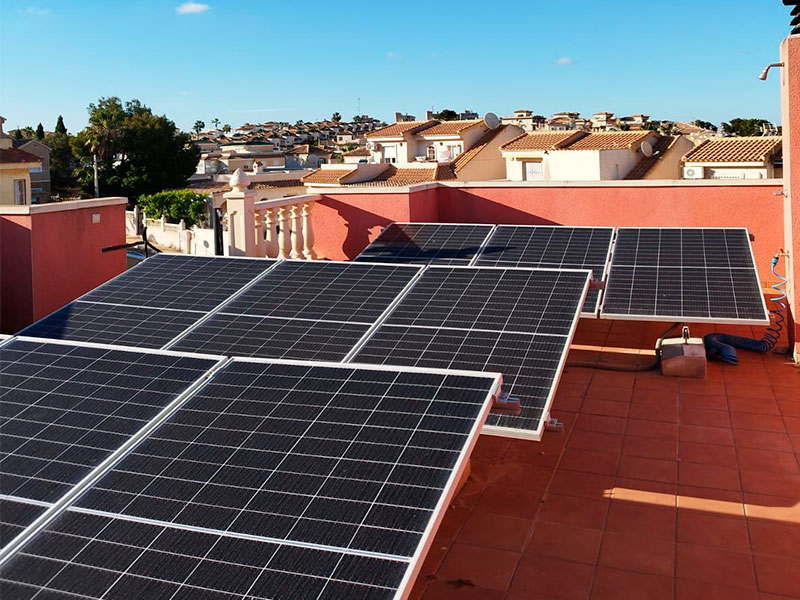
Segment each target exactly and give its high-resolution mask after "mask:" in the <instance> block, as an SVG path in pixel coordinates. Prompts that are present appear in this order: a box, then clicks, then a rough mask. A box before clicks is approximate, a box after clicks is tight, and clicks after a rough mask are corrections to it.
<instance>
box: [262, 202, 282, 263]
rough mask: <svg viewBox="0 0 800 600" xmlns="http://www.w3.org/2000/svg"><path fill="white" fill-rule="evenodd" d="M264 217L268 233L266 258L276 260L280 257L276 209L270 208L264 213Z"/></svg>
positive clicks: (265, 228) (266, 236) (265, 242)
mask: <svg viewBox="0 0 800 600" xmlns="http://www.w3.org/2000/svg"><path fill="white" fill-rule="evenodd" d="M262 215H263V217H264V231H265V232H266V235H265V240H264V246H265V249H266V250H265V256H267V257H268V258H276V257H277V256H278V230H277V222H276V219H275V209H274V208H268V209H266V210H265V211H264V212H263V213H262Z"/></svg>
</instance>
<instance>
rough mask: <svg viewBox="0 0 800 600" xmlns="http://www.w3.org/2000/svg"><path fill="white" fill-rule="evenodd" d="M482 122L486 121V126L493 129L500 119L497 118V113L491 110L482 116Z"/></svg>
mask: <svg viewBox="0 0 800 600" xmlns="http://www.w3.org/2000/svg"><path fill="white" fill-rule="evenodd" d="M483 122H484V123H486V126H487V127H488V128H489V129H495V128H497V126H498V125H500V119H498V118H497V115H496V114H494V113H493V112H488V113H486V115H484V117H483Z"/></svg>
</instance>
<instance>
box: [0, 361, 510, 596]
mask: <svg viewBox="0 0 800 600" xmlns="http://www.w3.org/2000/svg"><path fill="white" fill-rule="evenodd" d="M498 386H499V377H498V376H497V375H492V374H483V373H457V372H430V371H411V372H409V371H404V370H402V369H397V368H392V367H389V368H387V369H382V368H368V367H363V366H356V365H342V364H338V365H336V364H331V365H326V364H322V363H296V362H293V363H275V362H267V361H247V360H244V361H242V360H239V361H234V362H233V363H230V364H228V365H227V366H225V367H223V368H222V369H221V370H219V371H217V373H216V374H215V375H214V377H213V379H212V380H211V382H210V383H208V384H206V385H205V386H204V387H203V388H202V389H201V390H200V391H199V392H197V393H195V394H194V396H192V397H191V398H190V399H189V400H188V401H187V402H185V403H184V404H182V405H181V406H180V407H179V408H178V409H177V410H176V411H175V412H173V413H172V415H171V416H170V417H169V419H167V420H166V421H165V422H164V423H163V424H162V425H161V426H160V427H158V428H157V429H155V430H154V431H153V432H152V433H151V434H150V435H149V436H148V437H146V438H145V439H144V440H143V441H142V442H141V443H140V444H139V445H138V446H136V447H135V449H133V451H132V452H131V453H129V454H128V455H127V456H125V457H124V458H122V460H121V461H120V462H118V463H117V464H116V466H114V467H113V468H112V469H111V470H109V471H108V472H107V474H106V475H105V476H104V477H102V478H101V479H100V480H99V481H98V482H97V483H95V484H94V485H93V486H92V487H90V488H89V489H88V490H87V491H86V492H85V493H84V494H83V495H82V496H80V497H79V498H78V500H77V501H76V503H75V505H74V506H72V507H70V508H69V509H68V510H67V511H66V512H63V513H62V514H61V516H56V517H55V519H51V520H50V521H49V523H48V524H47V525H46V528H45V529H44V530H43V531H41V532H39V533H38V535H36V536H33V537H32V539H31V540H30V541H28V543H27V544H26V545H24V546H22V548H21V549H20V550H19V551H18V552H17V553H16V554H14V555H12V556H11V557H10V559H8V560H7V562H6V563H5V564H4V565H3V566H2V568H0V592H2V593H4V594H12V595H13V597H15V598H16V597H20V598H28V597H33V596H35V595H36V594H37V593H39V592H46V593H54V592H64V593H71V594H77V595H80V596H82V597H87V598H101V597H102V598H110V597H128V596H136V597H154V596H159V597H161V596H162V595H164V594H166V595H167V596H169V597H173V598H192V597H197V596H198V595H201V596H202V597H204V598H205V597H208V598H217V597H219V598H244V597H248V598H270V599H292V598H328V599H339V598H364V599H373V598H374V599H376V600H377V599H387V600H388V599H389V598H395V597H396V596H397V594H398V590H399V589H400V588H401V586H403V585H410V581H411V578H410V577H409V573H411V572H413V571H414V570H415V569H416V568H417V567H418V563H419V561H421V560H422V558H424V552H423V550H424V548H425V545H426V544H427V543H428V542H429V541H430V536H431V535H432V532H433V531H434V529H435V526H436V524H437V523H438V521H439V519H440V518H441V516H442V512H443V510H444V509H445V508H446V506H447V502H448V500H449V498H450V497H451V496H452V494H453V492H454V489H453V488H454V485H455V484H456V482H457V479H458V473H459V472H460V471H461V470H462V469H463V467H464V464H465V460H466V457H467V456H468V454H469V451H470V450H471V447H472V445H473V444H474V442H475V438H476V436H477V433H478V431H479V428H480V425H481V423H482V421H483V419H484V418H485V416H486V414H487V412H488V409H489V406H490V403H491V399H492V396H493V394H494V393H495V392H496V391H497V388H498ZM36 512H37V511H36V510H35V509H29V508H27V507H25V506H15V507H14V510H13V511H11V517H9V518H8V520H9V521H13V522H11V523H9V524H8V525H4V526H6V527H12V528H13V527H16V526H18V521H20V520H22V521H25V520H26V519H28V518H30V517H32V516H33V517H34V518H35V513H36ZM19 515H21V516H19ZM22 524H23V525H24V523H22Z"/></svg>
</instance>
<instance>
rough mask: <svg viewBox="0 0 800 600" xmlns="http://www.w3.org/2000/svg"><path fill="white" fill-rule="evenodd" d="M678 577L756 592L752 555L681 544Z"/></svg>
mask: <svg viewBox="0 0 800 600" xmlns="http://www.w3.org/2000/svg"><path fill="white" fill-rule="evenodd" d="M675 572H676V575H677V577H678V579H691V580H695V581H705V582H708V583H721V584H724V585H731V586H733V587H742V588H748V589H754V588H755V586H756V582H755V577H754V575H753V560H752V558H751V556H750V554H749V553H746V552H731V551H729V550H724V549H722V548H713V547H711V546H700V545H697V544H685V543H683V542H679V543H678V548H677V564H676V571H675Z"/></svg>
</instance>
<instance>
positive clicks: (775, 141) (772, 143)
mask: <svg viewBox="0 0 800 600" xmlns="http://www.w3.org/2000/svg"><path fill="white" fill-rule="evenodd" d="M781 141H782V138H781V137H780V136H765V137H731V138H714V139H711V140H706V141H704V142H703V143H701V144H700V145H698V146H695V147H694V148H692V149H691V150H689V152H687V153H686V154H685V155H684V157H683V161H684V162H706V163H721V162H732V163H739V162H764V161H765V160H767V158H768V157H769V156H771V155H773V154H775V153H776V152H778V151H779V150H780V149H781Z"/></svg>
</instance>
